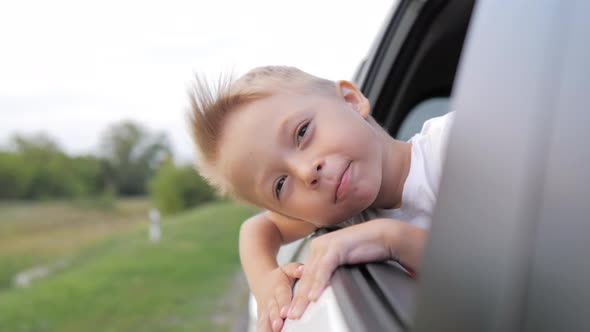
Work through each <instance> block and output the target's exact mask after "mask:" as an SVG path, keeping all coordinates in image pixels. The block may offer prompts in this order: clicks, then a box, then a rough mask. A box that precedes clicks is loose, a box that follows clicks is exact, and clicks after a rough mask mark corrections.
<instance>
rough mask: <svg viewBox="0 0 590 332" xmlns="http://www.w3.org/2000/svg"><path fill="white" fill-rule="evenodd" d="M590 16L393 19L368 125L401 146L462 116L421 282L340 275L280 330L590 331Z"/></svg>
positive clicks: (576, 10) (375, 75)
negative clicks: (438, 121) (433, 123)
mask: <svg viewBox="0 0 590 332" xmlns="http://www.w3.org/2000/svg"><path fill="white" fill-rule="evenodd" d="M589 12H590V2H587V1H583V0H575V1H574V0H572V1H531V0H528V1H512V2H504V1H493V0H480V1H477V3H475V4H474V1H468V0H448V1H443V0H440V1H437V0H407V1H404V0H400V1H399V2H398V3H396V4H395V5H394V8H393V10H392V13H391V15H390V16H389V17H388V19H387V21H386V23H385V25H384V28H383V29H382V31H381V33H380V34H379V36H378V38H377V41H376V43H375V45H374V46H373V48H372V49H371V50H370V52H369V54H368V56H367V59H366V60H365V61H364V62H363V64H362V65H361V67H360V69H359V71H358V73H357V75H356V78H355V81H356V83H357V84H358V85H359V86H360V87H361V89H362V91H363V93H364V94H365V95H366V96H367V97H368V98H369V100H370V102H371V105H372V107H373V113H372V114H373V116H374V117H375V118H376V120H377V121H378V122H379V123H380V124H381V125H382V126H384V127H385V128H386V129H387V130H388V131H389V133H390V134H391V135H392V136H394V137H396V138H399V139H407V138H409V137H410V136H411V135H412V134H413V133H415V132H417V131H418V130H419V128H420V126H421V124H422V123H423V122H424V121H425V120H426V119H428V118H431V117H434V116H437V115H440V114H444V113H446V112H448V111H449V109H452V110H454V111H456V117H455V122H454V124H453V128H452V131H451V134H450V137H449V146H448V151H447V156H446V161H445V165H444V171H443V175H442V179H441V185H440V190H439V200H438V203H437V207H436V209H435V213H434V217H433V222H432V229H431V235H430V238H429V243H428V247H427V249H426V253H425V258H424V263H423V269H422V272H421V274H420V276H419V278H418V280H416V279H414V278H412V277H411V276H409V275H408V274H407V273H406V271H405V270H404V269H403V268H401V267H400V266H399V265H398V264H396V263H392V262H384V263H372V264H360V265H355V266H342V267H340V268H338V269H337V270H336V272H335V273H334V275H333V277H332V280H331V285H330V286H329V287H328V289H327V290H326V291H325V292H324V294H322V296H321V297H320V299H319V300H318V301H317V302H316V303H313V304H311V305H310V307H309V308H308V309H307V310H306V312H305V313H304V315H303V317H302V318H301V319H300V320H297V321H289V320H287V321H286V323H285V326H284V328H283V331H306V332H313V331H355V332H356V331H407V330H410V329H411V330H413V331H555V330H558V331H562V330H564V331H590V320H588V319H587V317H589V315H590V287H589V286H588V282H589V281H590V260H589V259H588V258H587V254H588V253H590V217H589V216H590V147H589V146H588V143H587V142H590V111H589V110H588V101H587V99H588V98H587V96H586V93H588V92H589V90H590V43H589V42H588V37H587V35H588V32H590V23H589V22H590V21H588V19H587V18H586V17H585V16H587V15H588V13H589ZM320 234H321V232H320ZM309 241H310V239H305V240H302V241H299V242H296V243H294V244H291V245H290V246H289V247H287V248H285V249H284V250H282V251H281V253H280V255H281V257H280V259H281V260H282V261H283V262H285V261H289V260H299V261H304V258H305V253H306V248H307V243H308V242H309ZM253 312H254V313H255V310H253Z"/></svg>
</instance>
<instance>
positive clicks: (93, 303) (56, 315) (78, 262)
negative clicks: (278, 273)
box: [0, 202, 253, 332]
mask: <svg viewBox="0 0 590 332" xmlns="http://www.w3.org/2000/svg"><path fill="white" fill-rule="evenodd" d="M252 213H253V210H252V209H250V208H246V207H243V206H239V205H235V204H232V203H227V202H219V203H214V204H210V205H206V206H203V207H201V208H197V209H195V210H192V211H190V212H187V213H184V214H182V215H178V216H177V217H173V218H169V219H165V220H164V221H163V228H162V235H163V237H162V241H161V242H160V243H157V244H156V243H151V242H149V241H148V240H147V230H146V229H145V228H143V227H142V228H141V229H138V230H135V231H130V232H127V233H122V234H119V235H113V236H111V237H109V238H107V239H104V240H102V241H100V242H99V243H97V244H95V245H93V246H92V247H89V248H86V249H85V250H82V251H80V253H79V254H78V255H77V256H75V257H73V259H72V263H71V264H70V265H69V266H68V267H67V268H66V269H64V270H62V271H59V272H57V273H56V274H53V275H51V276H50V277H48V278H46V279H44V280H41V281H39V282H37V283H34V284H33V285H32V286H31V287H29V288H10V289H5V290H3V291H0V331H2V332H4V331H60V332H62V331H63V332H68V331H85V332H86V331H88V332H91V331H226V330H227V329H228V326H226V325H223V324H214V323H213V322H212V320H211V315H212V314H214V313H215V312H216V311H218V310H220V305H221V304H220V301H219V299H220V298H221V297H222V296H223V295H224V293H225V292H226V291H227V289H228V285H229V284H231V282H232V278H233V277H234V275H235V273H236V272H237V271H238V270H239V260H238V254H237V243H238V240H237V239H238V229H239V224H240V222H241V221H242V220H244V219H245V218H246V217H247V216H249V215H251V214H252Z"/></svg>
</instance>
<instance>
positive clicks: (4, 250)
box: [0, 199, 150, 291]
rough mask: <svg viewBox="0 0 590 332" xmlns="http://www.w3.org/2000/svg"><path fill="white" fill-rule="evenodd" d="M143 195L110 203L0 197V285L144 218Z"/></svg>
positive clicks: (7, 284)
mask: <svg viewBox="0 0 590 332" xmlns="http://www.w3.org/2000/svg"><path fill="white" fill-rule="evenodd" d="M149 208H150V203H149V201H148V200H146V199H122V200H118V201H116V203H114V204H113V206H112V207H110V208H107V209H105V208H101V207H97V206H92V205H88V204H80V202H68V201H58V202H3V203H0V291H1V290H2V289H3V288H7V287H10V285H11V283H12V278H13V277H14V275H15V274H16V273H18V272H19V271H22V270H25V269H27V268H30V267H33V266H37V265H42V264H51V263H53V262H55V261H56V260H58V259H70V256H75V257H77V256H79V253H80V251H82V250H85V249H87V248H89V247H90V246H92V245H94V244H95V243H98V242H100V241H102V240H104V239H107V238H109V237H111V236H113V235H115V234H121V233H127V232H129V231H131V230H134V229H137V228H138V227H141V226H142V225H143V224H145V223H146V222H147V221H146V219H147V211H148V209H149Z"/></svg>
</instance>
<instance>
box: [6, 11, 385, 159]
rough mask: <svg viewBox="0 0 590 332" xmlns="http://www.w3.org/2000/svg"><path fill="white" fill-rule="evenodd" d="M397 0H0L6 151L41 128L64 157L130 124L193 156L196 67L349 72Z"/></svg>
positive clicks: (213, 73)
mask: <svg viewBox="0 0 590 332" xmlns="http://www.w3.org/2000/svg"><path fill="white" fill-rule="evenodd" d="M394 2H395V0H389V1H383V0H372V1H363V2H360V1H343V0H341V1H332V0H326V1H321V0H301V1H288V2H287V1H277V0H275V1H262V0H249V1H235V0H234V1H223V0H222V1H219V0H217V1H199V0H192V1H188V0H187V1H184V0H169V1H126V0H114V1H113V0H103V1H82V0H76V1H66V0H52V1H46V0H19V1H3V2H1V3H0V146H5V144H6V142H7V141H8V140H9V138H10V137H11V136H12V135H14V134H15V133H19V134H25V135H30V134H35V133H41V132H42V133H46V134H48V135H49V136H50V137H52V138H54V139H55V140H56V141H57V143H58V145H59V146H60V147H61V148H62V149H64V150H65V151H66V152H68V153H71V154H86V153H96V152H97V151H98V148H99V141H100V135H101V133H102V132H104V130H105V129H106V128H107V127H108V126H109V125H111V124H113V123H117V122H120V121H123V120H133V121H135V122H137V123H139V124H141V125H143V126H145V127H146V128H148V129H150V130H152V131H164V132H166V133H167V135H168V137H169V138H170V141H171V142H172V145H173V149H174V152H175V155H176V157H177V159H179V160H183V161H189V160H190V159H191V158H192V148H191V141H190V136H189V132H188V129H187V128H188V127H187V122H186V116H185V115H186V106H187V89H188V87H189V85H190V82H191V79H192V78H193V77H194V74H195V73H199V74H202V75H205V76H206V77H207V78H209V79H215V77H218V76H219V74H220V73H228V72H233V73H234V74H236V75H238V76H239V75H240V74H243V73H245V72H246V71H248V70H249V69H251V68H254V67H256V66H263V65H291V66H296V67H298V68H300V69H302V70H305V71H308V72H310V73H312V74H314V75H317V76H321V77H324V78H328V79H333V80H337V79H351V78H352V76H353V74H354V71H355V70H356V68H357V66H358V65H359V63H360V61H361V60H362V59H363V57H364V56H365V55H366V54H367V52H368V51H369V49H370V47H371V45H372V44H373V41H374V38H375V36H376V35H377V33H378V32H379V30H380V29H381V26H382V24H383V22H384V19H385V17H386V16H387V14H388V12H389V11H390V9H391V7H392V4H393V3H394Z"/></svg>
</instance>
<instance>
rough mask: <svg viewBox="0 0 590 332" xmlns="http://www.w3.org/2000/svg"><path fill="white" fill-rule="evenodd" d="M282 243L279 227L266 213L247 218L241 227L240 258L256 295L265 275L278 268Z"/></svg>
mask: <svg viewBox="0 0 590 332" xmlns="http://www.w3.org/2000/svg"><path fill="white" fill-rule="evenodd" d="M281 244H282V239H281V234H280V232H279V230H278V228H277V227H276V226H275V225H274V223H272V222H271V221H270V220H269V219H268V218H267V217H266V216H265V214H264V213H260V214H257V215H255V216H253V217H251V218H249V219H248V220H246V221H245V222H244V223H243V224H242V227H241V228H240V260H241V262H242V268H243V269H244V273H245V274H246V278H247V279H248V284H249V285H250V289H251V290H252V292H253V293H254V294H255V295H256V294H257V293H258V290H259V288H260V287H261V286H262V283H263V282H264V276H265V275H267V273H269V272H270V271H272V270H274V269H276V268H277V267H278V265H277V260H276V256H277V252H278V250H279V248H280V246H281Z"/></svg>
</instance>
